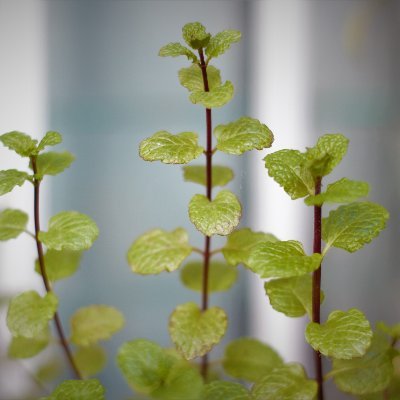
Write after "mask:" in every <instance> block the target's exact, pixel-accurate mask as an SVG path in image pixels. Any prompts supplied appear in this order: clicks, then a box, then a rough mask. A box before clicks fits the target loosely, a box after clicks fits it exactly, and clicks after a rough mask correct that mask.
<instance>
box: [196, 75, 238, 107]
mask: <svg viewBox="0 0 400 400" xmlns="http://www.w3.org/2000/svg"><path fill="white" fill-rule="evenodd" d="M233 93H234V88H233V85H232V82H230V81H226V82H225V83H224V84H223V85H221V86H217V87H214V88H213V89H211V90H210V91H209V92H204V90H196V91H193V92H192V94H191V95H190V97H189V99H190V101H191V102H192V103H193V104H201V105H202V106H204V107H205V108H217V107H222V106H224V105H225V104H227V103H229V102H230V101H231V100H232V98H233Z"/></svg>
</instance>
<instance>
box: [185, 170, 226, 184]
mask: <svg viewBox="0 0 400 400" xmlns="http://www.w3.org/2000/svg"><path fill="white" fill-rule="evenodd" d="M183 179H184V180H185V181H187V182H194V183H199V184H200V185H203V186H206V185H207V178H206V167H205V166H203V165H185V166H184V167H183ZM232 179H233V171H232V170H231V169H230V168H228V167H222V166H220V165H213V166H212V171H211V181H212V182H211V183H212V185H211V186H212V187H215V186H225V185H227V184H228V183H229V182H230V181H231V180H232Z"/></svg>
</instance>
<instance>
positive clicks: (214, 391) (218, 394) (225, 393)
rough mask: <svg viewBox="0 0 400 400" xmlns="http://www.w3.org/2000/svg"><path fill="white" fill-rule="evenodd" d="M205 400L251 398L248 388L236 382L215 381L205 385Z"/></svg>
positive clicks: (247, 399)
mask: <svg viewBox="0 0 400 400" xmlns="http://www.w3.org/2000/svg"><path fill="white" fill-rule="evenodd" d="M203 399H204V400H251V399H250V393H249V392H248V390H247V389H246V388H245V387H244V386H242V385H240V384H239V383H235V382H224V381H213V382H211V383H209V384H207V385H206V386H205V389H204V395H203Z"/></svg>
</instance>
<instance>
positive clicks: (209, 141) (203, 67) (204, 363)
mask: <svg viewBox="0 0 400 400" xmlns="http://www.w3.org/2000/svg"><path fill="white" fill-rule="evenodd" d="M199 56H200V68H201V73H202V76H203V84H204V91H205V92H209V91H210V88H209V85H208V77H207V64H206V62H205V60H204V53H203V49H199ZM206 126H207V145H206V151H205V155H206V194H207V198H208V200H210V201H211V200H212V156H213V148H212V121H211V109H210V108H206ZM210 247H211V237H210V236H206V237H205V243H204V267H203V284H202V307H201V308H202V311H203V312H204V311H206V310H207V309H208V280H209V279H208V278H209V269H210V257H211V253H210ZM207 373H208V356H207V354H206V355H204V356H203V357H202V360H201V374H202V376H203V378H204V379H207Z"/></svg>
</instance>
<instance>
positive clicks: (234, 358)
mask: <svg viewBox="0 0 400 400" xmlns="http://www.w3.org/2000/svg"><path fill="white" fill-rule="evenodd" d="M282 363H283V361H282V359H281V357H280V356H279V354H278V353H277V352H276V351H275V350H273V349H272V348H271V347H269V346H268V345H266V344H264V343H262V342H260V341H258V340H256V339H251V338H240V339H236V340H234V341H232V342H231V343H229V345H228V346H227V347H226V349H225V355H224V359H223V362H222V365H223V367H224V370H225V372H226V373H227V374H228V375H230V376H232V377H234V378H238V379H244V380H247V381H250V382H258V381H259V380H260V379H262V378H263V377H264V376H266V375H268V373H269V372H270V371H272V370H273V369H274V368H276V367H278V366H280V365H281V364H282Z"/></svg>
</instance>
